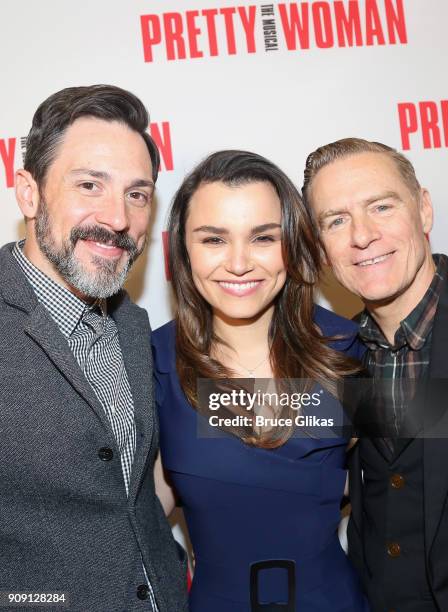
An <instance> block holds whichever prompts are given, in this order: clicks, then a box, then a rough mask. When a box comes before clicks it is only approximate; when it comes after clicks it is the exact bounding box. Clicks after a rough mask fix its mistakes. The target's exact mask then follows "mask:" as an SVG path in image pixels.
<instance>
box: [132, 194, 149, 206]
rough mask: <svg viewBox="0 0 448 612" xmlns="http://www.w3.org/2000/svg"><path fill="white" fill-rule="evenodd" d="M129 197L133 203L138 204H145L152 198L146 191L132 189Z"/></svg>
mask: <svg viewBox="0 0 448 612" xmlns="http://www.w3.org/2000/svg"><path fill="white" fill-rule="evenodd" d="M127 197H128V199H129V200H130V201H131V202H132V204H136V205H137V206H145V204H147V203H148V202H150V200H151V198H150V196H149V195H148V194H147V193H146V192H145V191H130V192H129V193H128V194H127Z"/></svg>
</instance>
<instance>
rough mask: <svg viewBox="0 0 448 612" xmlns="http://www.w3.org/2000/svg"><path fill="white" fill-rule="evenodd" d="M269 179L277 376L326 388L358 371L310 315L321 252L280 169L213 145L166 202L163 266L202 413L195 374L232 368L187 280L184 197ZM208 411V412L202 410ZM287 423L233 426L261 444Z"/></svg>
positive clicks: (180, 356)
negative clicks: (277, 258)
mask: <svg viewBox="0 0 448 612" xmlns="http://www.w3.org/2000/svg"><path fill="white" fill-rule="evenodd" d="M258 181H262V182H267V183H270V184H271V185H272V186H273V187H274V189H275V190H276V192H277V195H278V197H279V199H280V204H281V236H282V253H283V260H284V265H285V268H286V273H287V278H286V282H285V285H284V286H283V288H282V290H281V291H280V292H279V294H278V295H277V297H276V299H275V305H274V312H273V316H272V320H271V323H270V327H269V346H270V364H271V369H272V372H273V373H274V377H275V379H291V378H293V379H309V380H312V381H314V382H318V383H320V384H321V385H323V386H324V387H325V388H326V389H328V390H330V391H335V390H336V387H337V385H338V383H339V382H340V381H341V380H342V378H343V377H344V376H346V375H350V374H354V373H355V372H357V371H358V369H359V368H358V365H357V363H356V362H355V361H353V360H352V359H350V358H348V357H347V356H345V355H344V354H342V353H340V352H338V351H336V350H334V349H332V348H331V347H330V346H329V345H328V342H329V339H328V338H324V337H323V336H322V333H321V331H320V330H319V328H318V327H317V326H316V324H315V323H314V320H313V313H314V300H313V297H314V287H315V285H316V283H317V281H318V279H319V274H320V270H321V253H320V248H319V241H318V232H317V228H316V227H315V223H314V220H313V218H312V216H311V215H310V213H309V211H308V210H307V208H306V207H305V206H304V204H303V202H302V198H301V196H300V194H299V192H298V190H297V189H296V187H295V186H294V184H293V183H292V181H291V180H290V179H289V178H288V177H287V176H286V174H285V173H284V172H283V171H282V170H280V168H278V167H277V166H276V165H275V164H273V163H272V162H270V161H269V160H267V159H265V158H264V157H262V156H260V155H257V154H256V153H250V152H247V151H237V150H228V151H218V152H217V153H213V154H212V155H210V156H209V157H207V158H206V159H205V160H204V161H202V162H201V163H200V164H199V165H198V166H197V167H196V168H194V170H193V171H192V172H191V173H190V174H189V175H188V176H187V177H186V178H185V180H184V181H183V183H182V185H181V186H180V188H179V190H178V191H177V193H176V195H175V196H174V200H173V203H172V206H171V210H170V215H169V221H168V231H169V267H170V272H171V278H172V286H173V290H174V295H175V298H176V301H177V315H176V365H177V372H178V375H179V379H180V384H181V387H182V389H183V391H184V393H185V395H186V397H187V399H188V400H189V402H190V403H191V404H192V406H194V407H195V408H196V409H197V410H198V411H199V412H201V413H203V414H205V413H206V408H205V407H201V405H200V403H199V402H198V396H197V379H198V378H205V379H215V380H216V379H226V380H228V379H229V378H232V377H235V373H234V372H233V371H232V370H230V369H228V368H227V367H225V366H224V365H223V364H222V363H220V362H219V361H217V360H216V359H214V358H213V357H212V356H211V355H212V354H213V348H214V347H216V346H217V345H218V344H224V341H223V340H222V339H221V338H219V337H218V336H217V334H216V333H215V331H214V329H213V312H212V308H211V306H210V304H208V302H206V301H205V300H204V298H203V297H202V296H201V295H200V293H199V292H198V290H197V289H196V286H195V284H194V281H193V277H192V273H191V267H190V260H189V256H188V252H187V248H186V241H185V225H186V221H187V217H188V210H189V203H190V200H191V198H192V196H193V195H194V193H195V192H196V191H197V189H198V188H199V187H200V186H201V185H203V184H206V183H215V182H222V183H224V184H225V185H228V186H232V187H237V186H240V185H244V184H247V183H251V182H258ZM296 414H297V412H296V411H294V410H292V409H291V408H289V407H288V406H287V407H285V409H284V413H282V415H281V416H289V417H291V418H292V419H293V420H294V416H295V415H296ZM207 416H209V414H207ZM293 429H294V428H293V427H292V428H284V429H283V428H273V429H271V430H270V431H264V432H256V431H255V430H253V429H252V428H250V429H249V430H248V429H247V428H241V429H238V428H237V429H235V428H234V429H232V432H233V433H236V435H238V436H239V437H240V438H241V439H242V440H243V441H244V442H246V443H248V444H252V445H255V446H259V447H263V448H275V447H278V446H281V445H282V444H284V443H285V442H286V441H287V440H288V439H289V438H290V436H291V435H292V431H293Z"/></svg>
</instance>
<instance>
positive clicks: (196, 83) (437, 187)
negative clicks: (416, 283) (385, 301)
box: [0, 0, 448, 539]
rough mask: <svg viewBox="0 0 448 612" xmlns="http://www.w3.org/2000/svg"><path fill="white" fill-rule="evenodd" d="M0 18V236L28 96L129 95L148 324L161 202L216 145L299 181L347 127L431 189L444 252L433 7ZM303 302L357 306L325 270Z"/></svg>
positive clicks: (445, 123) (208, 8)
mask: <svg viewBox="0 0 448 612" xmlns="http://www.w3.org/2000/svg"><path fill="white" fill-rule="evenodd" d="M0 15H1V19H0V49H1V58H2V70H1V85H2V87H1V91H2V95H1V97H0V109H1V112H0V207H1V208H0V219H1V223H0V243H2V244H3V243H5V242H10V241H13V240H17V239H19V238H20V237H22V236H23V234H24V224H23V221H22V219H21V216H20V214H19V210H18V208H17V206H16V201H15V196H14V172H15V170H16V169H17V168H19V167H21V166H22V163H23V153H24V150H25V146H26V135H27V133H28V130H29V128H30V124H31V118H32V115H33V113H34V111H35V109H36V108H37V106H38V105H39V104H40V102H41V101H42V100H44V99H45V98H46V97H47V96H48V95H50V94H51V93H53V92H55V91H57V90H59V89H62V88H64V87H68V86H73V85H87V84H92V83H111V84H115V85H118V86H120V87H123V88H125V89H129V90H131V91H132V92H134V93H135V94H137V95H138V96H139V97H140V98H141V99H142V100H143V101H144V103H145V104H146V106H147V107H148V109H149V111H150V114H151V123H150V125H149V126H148V130H149V131H150V132H151V134H152V136H153V137H154V138H155V140H156V141H157V143H158V145H159V147H160V152H161V159H162V161H161V168H160V170H161V172H160V178H159V181H158V185H157V198H156V205H155V207H154V212H153V217H152V222H151V232H150V233H151V240H150V244H149V248H148V249H147V251H146V253H145V255H144V256H142V257H141V258H140V260H139V261H138V263H137V264H136V266H135V269H134V270H133V272H132V275H131V277H130V279H129V281H128V283H127V288H128V290H129V292H130V293H131V295H132V297H133V298H134V299H135V300H136V301H137V302H138V303H139V304H140V305H142V306H144V307H145V308H146V309H147V310H148V312H149V315H150V320H151V323H152V326H153V328H157V327H158V326H160V325H162V324H163V323H165V322H166V321H167V320H169V319H170V318H171V313H172V310H171V306H172V304H171V299H170V286H169V285H170V284H169V279H168V278H167V272H166V259H165V246H166V234H165V233H164V230H165V226H166V216H167V210H168V207H169V204H170V200H171V198H172V196H173V194H174V192H175V190H176V188H177V187H178V185H179V184H180V182H181V180H182V179H183V177H184V176H185V174H186V173H187V172H188V171H189V170H190V169H191V168H192V167H193V166H194V165H195V164H196V163H197V162H198V161H199V160H200V159H202V158H203V157H205V156H206V155H207V154H209V153H210V152H212V151H215V150H218V149H224V148H238V149H248V150H253V151H256V152H258V153H260V154H262V155H265V156H266V157H268V158H270V159H272V160H273V161H274V162H275V163H277V164H278V165H279V166H281V167H282V168H283V169H284V170H285V171H286V172H287V173H288V174H289V175H290V177H291V178H292V179H293V181H294V182H295V183H296V184H297V185H298V186H299V187H300V186H301V184H302V178H303V167H304V163H305V159H306V156H307V154H308V153H309V152H310V151H312V150H314V149H315V148H316V147H318V146H320V145H322V144H325V143H327V142H330V141H333V140H336V139H338V138H343V137H347V136H359V137H363V138H367V139H370V140H379V141H382V142H385V143H387V144H389V145H391V146H393V147H396V148H397V149H399V150H400V151H402V152H404V153H406V154H407V155H408V156H409V158H410V159H411V161H412V162H413V163H414V165H415V167H416V169H417V174H418V177H419V178H420V181H421V183H422V184H423V185H424V186H427V187H428V188H429V190H430V191H431V194H432V197H433V202H434V207H435V213H436V214H435V228H434V230H433V233H432V236H431V242H432V247H433V250H434V251H435V252H437V251H445V252H446V251H447V250H448V249H447V241H446V236H447V234H448V210H447V208H446V186H445V172H447V163H446V162H447V147H448V74H447V71H446V58H447V57H448V38H447V36H446V23H447V22H448V3H446V2H445V1H444V0H327V1H318V0H310V1H308V2H267V1H266V0H252V1H241V2H239V3H237V2H235V0H153V1H150V0H128V1H126V2H124V1H122V0H92V1H89V2H87V0H84V1H81V2H76V3H74V2H69V1H68V0H23V1H22V2H15V1H14V0H3V1H2V2H1V6H0ZM318 299H319V301H321V302H322V303H323V304H325V305H327V306H329V307H330V308H333V309H334V310H336V311H337V312H340V313H341V314H345V315H347V316H351V315H353V314H354V313H355V312H357V311H358V310H359V309H360V303H359V302H358V301H357V300H356V299H354V298H353V297H351V296H350V295H349V294H348V293H347V292H345V291H343V290H342V289H340V288H339V287H338V286H337V284H336V283H335V282H334V280H332V278H331V275H326V277H325V279H324V281H323V283H322V285H321V289H320V294H319V296H318ZM175 520H176V519H175ZM176 535H177V537H178V538H180V539H182V536H181V534H180V532H179V531H176Z"/></svg>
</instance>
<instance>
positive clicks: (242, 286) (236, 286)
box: [219, 281, 259, 293]
mask: <svg viewBox="0 0 448 612" xmlns="http://www.w3.org/2000/svg"><path fill="white" fill-rule="evenodd" d="M258 283H259V281H251V282H248V283H228V282H224V281H221V282H220V283H219V284H220V285H221V286H222V287H225V288H226V289H232V291H241V293H242V292H243V291H247V290H248V289H253V288H254V287H256V286H257V285H258Z"/></svg>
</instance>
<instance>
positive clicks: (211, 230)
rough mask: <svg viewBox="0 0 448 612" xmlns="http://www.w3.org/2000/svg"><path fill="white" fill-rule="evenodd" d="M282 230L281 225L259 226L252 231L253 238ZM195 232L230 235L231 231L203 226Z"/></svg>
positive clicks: (265, 224) (268, 224)
mask: <svg viewBox="0 0 448 612" xmlns="http://www.w3.org/2000/svg"><path fill="white" fill-rule="evenodd" d="M279 228H281V225H280V223H264V224H263V225H257V226H256V227H253V228H252V229H251V230H250V234H251V236H253V235H254V234H259V233H260V232H266V231H268V230H273V229H279ZM193 232H207V233H209V234H228V233H229V230H228V229H226V228H225V227H216V226H214V225H201V226H200V227H196V228H195V229H194V230H193Z"/></svg>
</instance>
